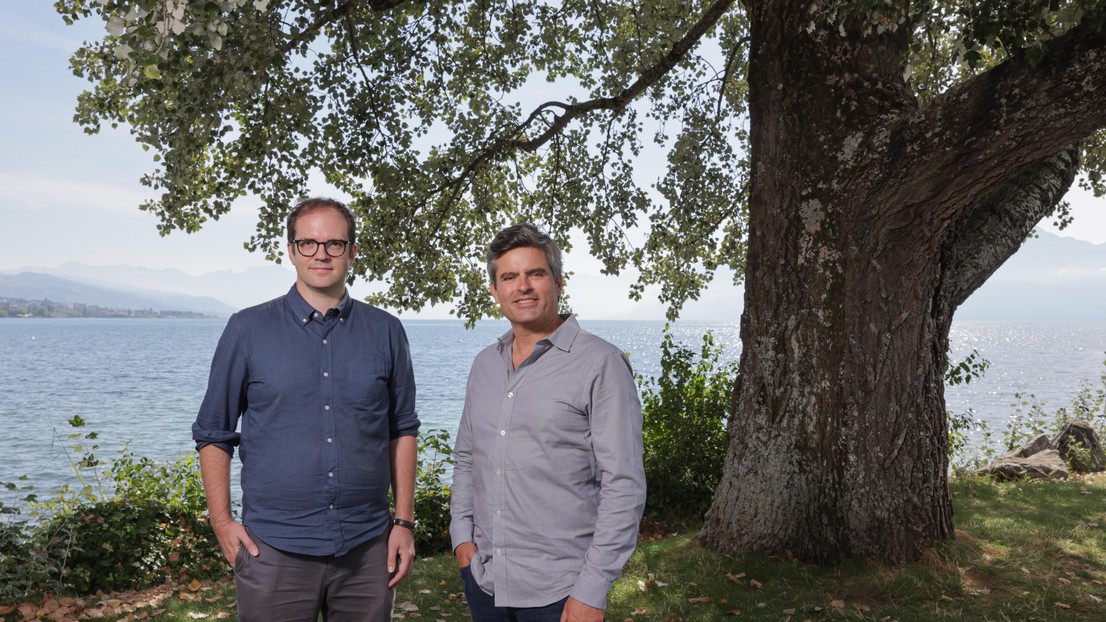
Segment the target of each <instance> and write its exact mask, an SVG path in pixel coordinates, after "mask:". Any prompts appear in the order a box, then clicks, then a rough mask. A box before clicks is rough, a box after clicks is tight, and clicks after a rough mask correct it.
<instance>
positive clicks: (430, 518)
mask: <svg viewBox="0 0 1106 622" xmlns="http://www.w3.org/2000/svg"><path fill="white" fill-rule="evenodd" d="M453 464H454V461H453V446H452V441H451V439H450V436H449V431H447V430H442V429H438V428H436V429H431V430H428V431H426V432H423V434H422V435H421V437H420V438H419V467H418V480H417V483H416V484H415V517H416V518H417V519H418V523H419V528H418V530H416V531H415V550H416V551H418V553H419V554H420V555H433V554H436V553H445V552H448V551H449V550H451V548H452V547H451V545H450V539H449V495H450V490H449V483H448V481H447V480H446V478H447V477H448V476H449V472H450V470H451V469H452V468H453Z"/></svg>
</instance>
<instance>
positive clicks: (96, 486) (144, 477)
mask: <svg viewBox="0 0 1106 622" xmlns="http://www.w3.org/2000/svg"><path fill="white" fill-rule="evenodd" d="M69 424H70V426H71V427H72V428H73V429H74V430H76V431H75V432H73V433H71V434H69V435H68V436H67V438H68V440H69V442H70V443H72V444H71V445H69V446H67V447H65V448H64V450H65V452H66V455H67V456H68V457H69V461H70V465H71V466H72V467H73V472H74V476H75V479H76V480H77V481H78V482H79V485H78V486H76V487H73V486H69V485H68V484H65V485H63V486H62V487H61V489H60V491H59V492H58V493H57V494H56V495H55V496H54V497H53V498H51V499H49V500H48V501H38V500H37V499H36V498H35V497H34V496H33V495H28V496H26V497H24V502H26V503H28V504H29V506H30V508H31V509H32V514H33V515H34V516H35V517H36V520H35V521H34V522H26V523H24V522H16V521H14V520H12V521H8V523H7V524H5V525H4V526H3V527H2V528H0V578H2V579H3V581H2V582H0V585H3V588H0V596H3V597H6V598H16V597H19V596H23V595H26V594H27V593H30V592H47V591H49V592H59V593H62V592H70V593H79V594H87V593H91V592H95V591H97V590H121V589H140V588H144V587H149V586H151V585H154V584H157V583H161V582H163V581H165V580H167V579H174V580H179V579H182V578H183V577H185V576H190V577H197V578H206V577H212V576H216V575H219V574H223V573H224V572H225V568H224V564H223V561H222V555H221V553H220V551H219V546H218V543H217V542H216V540H215V537H214V534H213V533H212V531H211V529H210V527H209V526H208V525H207V520H206V516H205V511H206V501H205V498H204V493H203V485H202V482H201V480H200V475H199V469H198V468H197V465H196V458H195V454H190V455H188V456H185V457H182V458H180V459H178V460H176V461H173V462H168V463H161V462H157V461H154V460H151V459H149V458H144V457H143V458H139V457H136V456H135V455H134V454H133V453H132V452H131V451H130V450H129V449H128V448H126V447H124V448H123V449H122V450H121V451H120V452H119V455H118V456H117V457H116V458H115V460H113V461H112V463H111V466H110V468H109V469H107V470H106V471H100V468H101V467H102V466H103V463H102V462H101V461H100V460H99V459H97V458H96V456H95V450H96V449H98V446H96V445H92V446H86V445H84V443H86V442H88V441H92V440H94V439H95V438H96V436H97V435H96V433H95V432H84V431H83V430H82V428H84V427H85V426H86V421H85V420H84V419H83V418H81V417H80V416H75V417H73V418H72V419H70V420H69ZM6 487H7V488H9V489H15V486H14V485H13V484H7V485H6ZM24 490H26V488H24ZM0 507H2V509H3V510H4V511H5V512H7V513H18V508H8V507H6V506H0Z"/></svg>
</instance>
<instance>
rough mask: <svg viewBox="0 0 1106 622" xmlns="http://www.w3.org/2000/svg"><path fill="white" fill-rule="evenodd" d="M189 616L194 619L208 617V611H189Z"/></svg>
mask: <svg viewBox="0 0 1106 622" xmlns="http://www.w3.org/2000/svg"><path fill="white" fill-rule="evenodd" d="M188 617H190V618H192V619H193V620H200V619H203V618H206V617H207V614H206V613H198V612H196V611H189V612H188Z"/></svg>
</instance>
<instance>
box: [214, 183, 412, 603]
mask: <svg viewBox="0 0 1106 622" xmlns="http://www.w3.org/2000/svg"><path fill="white" fill-rule="evenodd" d="M287 226H288V256H289V257H290V258H291V261H292V265H293V266H295V268H296V283H295V285H293V286H292V288H291V289H290V290H289V291H288V293H287V294H285V295H284V296H281V297H280V298H276V299H275V300H271V301H269V302H267V303H265V304H262V305H258V306H256V307H251V308H248V309H244V310H242V311H239V312H238V313H236V314H234V315H233V316H231V318H230V320H229V321H228V322H227V326H226V329H225V330H224V331H223V335H222V337H221V338H220V340H219V345H218V347H217V348H216V350H215V356H214V358H213V360H212V363H211V375H210V378H209V380H208V388H207V393H206V395H205V396H204V400H203V403H202V405H201V406H200V412H199V414H198V415H197V417H196V422H195V423H194V424H193V426H192V436H193V438H194V439H195V441H196V447H197V449H199V452H200V471H201V473H202V475H203V483H204V491H205V493H206V495H207V505H208V514H209V518H210V521H211V526H212V528H213V529H214V531H215V535H216V537H217V538H218V540H219V545H220V547H221V549H222V552H223V555H224V556H226V558H227V560H228V561H229V562H230V564H231V566H232V567H233V568H234V579H235V587H236V590H237V598H238V615H239V619H240V620H244V621H247V622H249V621H254V620H256V621H269V620H310V621H312V622H313V621H314V620H316V619H317V618H318V616H319V615H320V614H322V615H323V616H324V619H327V620H330V621H334V622H345V621H355V620H356V621H366V622H387V621H389V620H391V614H392V605H393V602H394V594H395V592H394V589H393V588H394V587H395V586H396V585H397V584H398V583H399V582H400V581H402V580H403V578H404V577H406V576H407V574H408V572H409V571H410V569H411V563H412V561H413V560H414V555H415V547H414V533H413V531H414V528H415V522H414V520H415V516H414V489H415V459H416V452H417V447H416V441H415V436H416V434H417V433H418V428H419V420H418V417H417V415H416V413H415V383H414V375H413V373H412V369H411V356H410V353H409V350H408V345H407V336H406V334H405V333H404V330H403V327H402V325H401V324H400V322H399V320H398V319H396V318H395V317H393V316H391V315H389V314H387V313H385V312H383V311H381V310H379V309H376V308H375V307H372V306H370V305H368V304H365V303H363V302H360V301H356V300H353V299H351V298H350V296H349V293H348V292H347V291H346V276H347V274H348V273H349V269H350V267H351V265H352V264H353V260H354V257H355V256H356V253H357V246H356V244H355V243H354V241H355V239H356V228H355V224H354V218H353V214H351V213H350V211H349V209H347V208H346V206H345V205H343V204H342V203H340V202H338V201H334V200H331V199H321V198H312V199H305V200H303V201H301V202H299V203H298V204H297V205H296V206H295V208H294V209H293V210H292V212H291V213H290V214H289V215H288V222H287ZM239 423H241V431H240V432H239V431H236V430H237V429H238V425H239ZM235 446H237V447H238V451H239V457H240V459H241V461H242V473H241V483H242V522H241V523H239V522H237V521H235V520H234V518H233V517H232V514H231V509H230V504H231V503H230V462H231V458H232V456H233V453H234V448H235ZM389 489H390V490H391V492H392V495H393V499H394V502H395V515H394V516H393V515H392V514H391V513H390V511H389V504H388V492H389Z"/></svg>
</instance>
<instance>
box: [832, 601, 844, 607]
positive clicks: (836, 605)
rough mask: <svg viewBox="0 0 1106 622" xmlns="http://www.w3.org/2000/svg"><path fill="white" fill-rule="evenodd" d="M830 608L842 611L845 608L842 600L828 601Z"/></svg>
mask: <svg viewBox="0 0 1106 622" xmlns="http://www.w3.org/2000/svg"><path fill="white" fill-rule="evenodd" d="M830 607H833V608H834V609H844V608H845V601H843V600H831V601H830Z"/></svg>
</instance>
